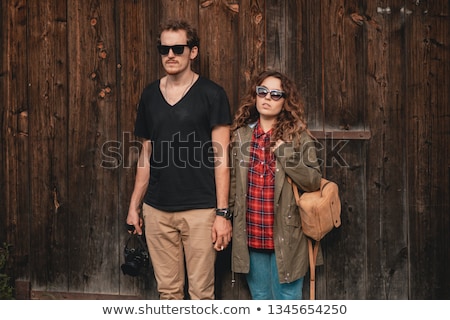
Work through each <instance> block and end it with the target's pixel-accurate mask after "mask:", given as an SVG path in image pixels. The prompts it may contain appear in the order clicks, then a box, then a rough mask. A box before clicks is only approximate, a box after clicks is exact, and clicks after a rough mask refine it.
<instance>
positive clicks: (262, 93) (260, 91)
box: [256, 86, 286, 101]
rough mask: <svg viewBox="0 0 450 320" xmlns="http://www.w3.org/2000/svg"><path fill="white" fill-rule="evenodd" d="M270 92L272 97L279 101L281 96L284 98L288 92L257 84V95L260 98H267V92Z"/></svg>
mask: <svg viewBox="0 0 450 320" xmlns="http://www.w3.org/2000/svg"><path fill="white" fill-rule="evenodd" d="M268 93H270V98H271V99H272V100H273V101H278V100H280V99H281V98H284V97H285V96H286V94H285V93H284V91H280V90H269V89H267V88H266V87H261V86H257V87H256V95H257V96H258V97H260V98H265V97H266V96H267V94H268Z"/></svg>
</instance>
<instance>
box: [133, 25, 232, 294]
mask: <svg viewBox="0 0 450 320" xmlns="http://www.w3.org/2000/svg"><path fill="white" fill-rule="evenodd" d="M158 50H159V53H160V55H161V62H162V65H163V67H164V70H165V72H166V75H165V76H164V77H162V78H161V79H159V80H157V81H155V82H153V83H151V84H150V85H149V86H147V87H146V88H145V89H144V91H143V92H142V95H141V99H140V103H139V108H138V114H137V118H136V124H135V135H136V136H139V137H142V138H143V139H144V141H143V145H142V149H141V154H140V157H139V161H138V166H137V172H136V181H135V186H134V190H133V194H132V196H131V201H130V207H129V210H128V216H127V224H129V225H132V226H134V228H135V230H134V232H137V233H138V234H142V225H145V236H146V239H147V244H148V247H149V252H150V258H151V261H152V264H153V269H154V272H155V277H156V281H157V287H158V292H159V295H160V299H183V298H184V284H185V283H184V282H185V265H186V271H187V277H188V281H189V291H188V292H189V296H190V298H191V299H214V263H215V258H216V252H217V251H221V250H224V249H225V248H226V247H227V246H228V244H229V242H230V241H231V228H232V227H231V222H230V214H229V210H228V209H227V208H228V192H229V166H228V156H227V155H228V144H229V136H230V132H229V125H230V123H231V115H230V107H229V102H228V98H227V95H226V93H225V91H224V90H223V88H222V87H220V86H219V85H217V84H216V83H214V82H212V81H211V80H208V79H206V78H204V77H201V76H199V75H198V74H196V73H195V72H194V71H193V70H192V68H191V63H192V61H193V60H194V59H195V58H196V57H197V56H198V50H199V39H198V35H197V32H196V30H195V29H194V28H192V27H191V26H190V25H189V24H188V23H187V22H185V21H169V22H168V23H167V24H166V25H165V26H163V27H162V28H161V32H160V34H159V38H158ZM142 201H143V204H142ZM141 205H142V218H141V217H140V216H139V212H140V208H141ZM142 219H143V221H142Z"/></svg>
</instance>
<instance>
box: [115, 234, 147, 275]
mask: <svg viewBox="0 0 450 320" xmlns="http://www.w3.org/2000/svg"><path fill="white" fill-rule="evenodd" d="M124 257H125V263H123V264H122V265H121V266H120V268H121V269H122V272H123V274H125V275H129V276H132V277H137V276H138V275H139V274H142V273H143V271H144V270H146V269H147V268H148V267H149V265H150V258H149V254H148V248H147V244H146V243H145V239H144V238H143V236H142V235H138V234H132V235H130V238H129V239H128V241H127V244H126V245H125V248H124Z"/></svg>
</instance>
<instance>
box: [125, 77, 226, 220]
mask: <svg viewBox="0 0 450 320" xmlns="http://www.w3.org/2000/svg"><path fill="white" fill-rule="evenodd" d="M159 84H160V81H159V80H157V81H154V82H153V83H151V84H150V85H149V86H147V87H146V88H145V89H144V91H143V92H142V95H141V100H140V102H139V108H138V113H137V118H136V124H135V131H134V133H135V135H136V136H139V137H142V138H144V139H148V140H151V141H152V156H151V160H150V165H151V167H150V182H149V186H148V189H147V193H146V195H145V198H144V202H145V203H146V204H148V205H151V206H153V207H155V208H157V209H160V210H164V211H183V210H189V209H203V208H214V207H216V189H215V180H214V152H213V149H212V143H211V131H212V128H213V127H214V126H216V125H224V124H230V123H231V114H230V105H229V101H228V98H227V95H226V93H225V90H224V89H223V88H222V87H220V86H219V85H217V84H216V83H214V82H212V81H211V80H208V79H206V78H203V77H199V78H198V80H197V81H196V82H195V83H194V85H193V86H192V87H191V88H190V90H189V91H188V92H187V93H186V95H185V96H184V97H183V98H182V99H181V100H180V101H178V102H177V103H176V104H175V105H173V106H171V105H169V104H168V103H167V101H166V100H165V99H164V97H163V95H162V93H161V90H160V88H159Z"/></svg>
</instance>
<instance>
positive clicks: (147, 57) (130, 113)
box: [104, 0, 160, 299]
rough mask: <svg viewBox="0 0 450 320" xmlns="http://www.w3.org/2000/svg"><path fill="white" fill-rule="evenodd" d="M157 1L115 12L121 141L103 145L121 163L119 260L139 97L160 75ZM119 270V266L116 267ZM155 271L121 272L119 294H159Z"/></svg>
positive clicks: (122, 4) (124, 4) (130, 2)
mask: <svg viewBox="0 0 450 320" xmlns="http://www.w3.org/2000/svg"><path fill="white" fill-rule="evenodd" d="M156 10H157V8H156V2H154V1H146V0H139V1H135V0H126V1H118V2H117V8H116V12H117V14H118V19H117V21H119V23H118V25H117V29H118V30H117V34H118V39H117V40H118V46H117V47H118V48H117V51H118V66H119V67H118V79H117V82H118V90H119V94H118V101H119V109H118V112H119V123H118V125H119V127H118V130H119V134H120V135H119V141H117V142H114V143H112V144H108V145H104V149H105V151H107V150H112V151H114V152H113V153H112V154H111V155H108V156H107V157H106V158H104V160H105V161H106V162H105V165H107V166H111V167H116V166H118V167H119V170H120V181H119V190H120V192H119V210H118V217H119V218H118V225H119V253H120V264H122V263H124V258H123V247H124V246H125V244H126V241H127V239H128V233H127V232H126V229H125V219H126V216H127V213H128V206H129V201H130V197H131V193H132V191H133V187H134V181H135V174H136V165H137V160H138V157H139V151H140V149H141V142H140V141H139V140H137V138H136V137H135V136H134V122H135V119H136V113H137V106H138V103H139V98H140V94H141V92H142V90H143V89H144V87H145V86H146V85H147V84H149V83H150V82H151V81H153V80H155V79H156V78H157V76H158V70H159V66H160V56H159V55H158V52H157V50H156V35H157V32H158V23H159V21H158V20H157V18H158V17H157V16H156V15H154V12H155V11H156ZM110 161H112V162H110ZM117 272H121V271H119V266H118V269H117ZM155 286H156V284H155V279H154V275H153V272H152V271H150V272H149V273H148V274H147V275H146V276H145V277H138V278H133V277H130V276H128V275H123V274H122V273H121V277H120V294H121V295H133V294H136V292H139V293H140V295H141V296H142V297H145V298H146V299H157V298H158V297H159V295H158V293H157V291H156V288H155Z"/></svg>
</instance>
